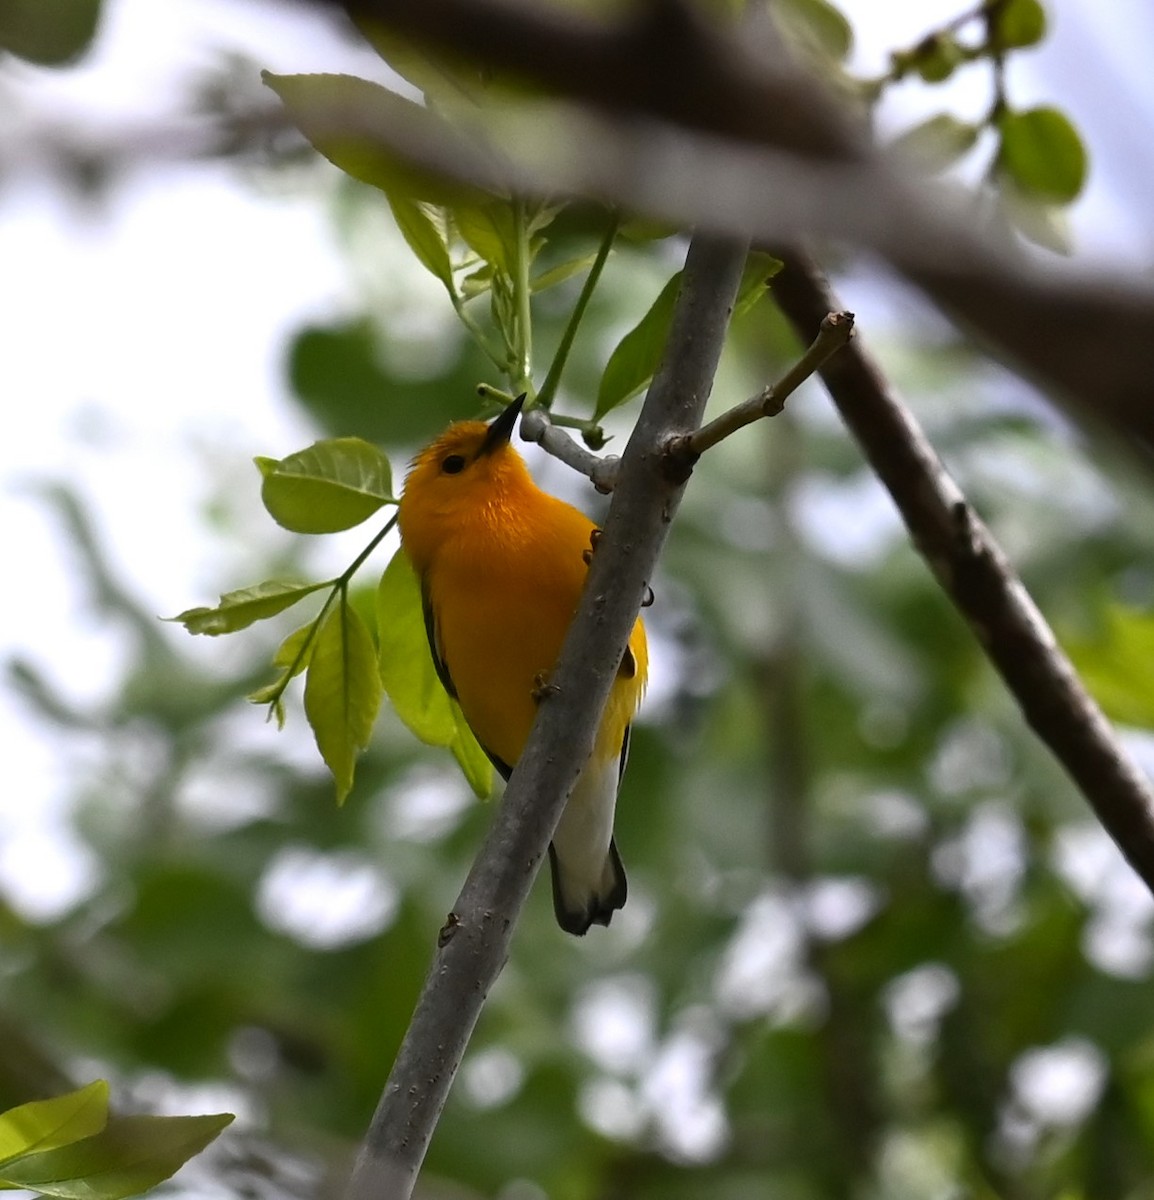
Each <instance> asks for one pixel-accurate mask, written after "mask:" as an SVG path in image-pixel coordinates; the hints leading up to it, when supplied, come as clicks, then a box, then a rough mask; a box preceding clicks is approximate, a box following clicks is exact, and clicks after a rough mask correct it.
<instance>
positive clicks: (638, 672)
mask: <svg viewBox="0 0 1154 1200" xmlns="http://www.w3.org/2000/svg"><path fill="white" fill-rule="evenodd" d="M523 402H524V398H523V397H522V398H521V399H519V400H517V401H516V402H515V403H513V404H510V405H509V407H508V408H506V409H505V411H504V412H503V413H502V414H501V415H500V416H499V417H497V419H496V420H495V421H493V422H492V423H491V424H489V425H486V424H484V423H483V422H481V421H458V422H456V423H455V424H453V425H450V426H449V428H448V429H447V430H446V431H445V432H444V433H443V434H442V435H441V436H440V437H439V438H437V439H436V441H434V442H432V443H431V444H430V445H429V446H426V447H425V449H424V450H422V451H421V452H420V454H418V455H417V457H416V458H415V459H414V460H413V464H412V467H411V468H410V470H409V474H408V476H407V478H406V480H405V490H404V494H403V496H402V497H401V504H400V513H399V524H400V530H401V543H402V546H403V547H404V550H405V553H406V554H407V555H408V556H409V560H410V561H411V562H412V564H413V568H414V570H415V571H416V574H417V577H418V579H419V580H420V583H421V595H422V598H423V602H424V609H425V628H426V630H427V632H428V635H429V649H430V650H431V652H432V655H433V664H434V666H435V667H436V670H437V674H438V676H439V677H440V680H441V682H442V683H443V684H444V686H445V690H446V691H447V692H448V693H449V695H451V696H453V697H454V698H455V699H456V700H457V702H458V703H459V704H460V706H461V711H462V712H463V713H464V715H465V720H466V721H468V723H469V727H470V728H471V729H472V731H473V733H474V734H475V735H476V738H477V740H478V742H480V744H481V746H482V747H483V748H484V750H485V752H486V754H488V756H489V758H490V759H491V760H492V762H493V765H494V766H495V767H496V768H497V770H498V771H499V772H500V773H501V775H502V776H504V778H505V779H508V778H509V776H510V774H512V770H513V767H514V766H515V765H516V762H517V760H518V759H519V758H520V756H521V751H522V749H523V748H524V746H525V741H526V739H527V738H528V736H529V729H530V727H531V726H532V724H533V718H534V715H535V713H536V708H537V701H536V699H535V694H537V695H539V691H540V686H541V682H542V680H543V679H546V678H547V677H548V675H549V673H550V672H551V671H552V669H553V667H554V665H555V664H556V662H557V658H558V656H559V655H560V653H561V643H562V641H563V640H564V637H565V633H566V630H567V629H568V628H569V624H570V622H571V621H572V619H573V615H574V613H575V612H576V611H577V603H578V600H579V599H580V596H581V590H582V588H583V587H584V586H585V578H586V574H587V572H588V566H587V557H588V552H589V550H590V548H591V542H590V537H591V535H592V533H593V531H594V525H593V523H592V522H591V521H590V520H589V518H588V517H586V516H585V515H584V514H582V513H580V512H578V511H577V509H575V508H573V506H572V505H569V504H566V503H565V502H564V501H562V500H558V499H557V498H556V497H555V496H550V495H549V494H548V493H547V492H543V491H541V489H540V488H539V487H537V485H536V484H535V483H534V482H533V479H532V476H531V475H530V474H529V470H528V468H527V467H526V466H525V461H524V459H523V458H522V457H521V456H520V454H518V453H517V451H516V450H514V449H513V447H512V446H511V445H510V444H509V439H510V437H511V436H512V433H513V427H514V425H515V424H516V421H517V417H518V415H519V414H520V411H521V405H522V403H523ZM648 666H649V660H648V651H647V647H646V641H645V628H644V625H643V623H642V622H641V620H640V618H639V619H638V621H637V624H636V625H635V626H634V627H633V632H632V634H631V635H630V638H629V646H628V649H627V650H626V652H625V656H624V658H623V660H622V662H621V666H620V667H619V669H618V671H617V677H616V679H615V681H614V683H613V688H612V690H611V692H610V694H609V700H608V703H607V704H606V708H605V713H604V716H603V717H602V719H601V724H600V727H599V729H598V732H597V737H596V740H595V744H594V747H593V753H592V755H591V756H590V758H589V761H588V762H587V763H586V764H585V767H584V768H583V770H582V772H581V776H580V778H579V779H578V781H577V783H576V785H575V787H574V789H573V793H572V795H571V796H570V797H569V800H568V803H567V804H566V806H565V811H564V813H563V815H562V817H561V821H560V824H559V825H558V826H557V830H556V833H555V834H554V836H553V842H552V845H550V847H549V862H550V866H551V867H552V873H553V908H554V911H555V912H556V914H557V921H558V924H560V926H561V928H562V929H564V930H567V931H568V932H569V933H574V934H583V933H585V932H586V930H588V928H589V926H590V925H593V924H598V925H608V924H609V921H610V919H611V918H612V916H613V913H614V912H615V911H616V910H617V909H619V908H621V906H622V905H623V904H624V903H625V896H626V883H625V871H624V870H623V868H622V866H621V859H620V857H619V855H618V853H617V847H616V845H615V844H614V841H613V816H614V810H615V809H616V806H617V790H618V786H619V784H620V779H621V773H622V771H623V770H624V768H625V757H626V751H627V749H628V746H629V724H630V722H631V721H632V720H633V716H634V714H635V713H636V711H637V706H638V705H639V704H640V702H641V696H642V693H643V692H644V690H645V680H646V674H647V671H648Z"/></svg>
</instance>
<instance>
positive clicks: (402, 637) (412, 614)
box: [377, 550, 493, 799]
mask: <svg viewBox="0 0 1154 1200" xmlns="http://www.w3.org/2000/svg"><path fill="white" fill-rule="evenodd" d="M377 646H378V653H379V655H380V669H381V683H382V685H383V686H384V689H385V694H386V695H387V696H388V697H389V700H390V702H391V703H392V705H393V707H394V708H395V709H396V712H397V716H399V717H400V718H401V720H402V721H403V722H404V723H405V724H406V725H407V726H408V727H409V729H411V730H412V732H413V733H414V734H415V735H416V736H417V737H418V738H420V739H421V741H422V742H425V743H426V744H427V745H430V746H447V747H448V748H449V749H450V750H451V751H452V752H453V755H454V756H455V757H456V759H457V762H458V763H460V765H461V769H462V770H463V771H464V773H465V778H466V779H468V781H469V785H470V787H472V789H473V791H474V792H476V793H477V795H478V796H480V797H481V798H482V799H484V798H485V797H486V796H488V795H489V793H490V792H491V791H492V787H493V770H492V767H491V766H490V764H489V759H488V757H487V756H486V755H485V752H484V751H483V750H482V749H481V747H480V746H479V745H478V744H477V739H476V738H475V737H474V736H473V734H472V731H471V730H470V729H469V726H468V724H467V723H466V721H465V718H464V716H463V715H462V713H461V710H460V707H459V706H458V705H457V704H456V703H455V702H454V701H453V699H452V698H451V697H450V696H449V694H448V693H447V692H446V691H445V689H444V688H443V687H442V686H441V681H440V680H439V679H438V678H437V673H436V671H435V669H434V668H433V659H432V655H431V654H430V652H429V641H428V637H427V636H426V633H425V617H424V611H423V609H422V607H421V587H420V584H419V583H418V582H417V576H416V574H415V573H414V571H413V568H412V564H411V563H410V562H409V558H408V555H407V554H405V552H404V551H403V550H398V551H397V552H396V554H394V555H393V557H392V559H391V561H390V562H389V565H388V566H387V567H386V568H385V570H384V573H383V574H382V575H381V582H380V585H379V586H378V588H377Z"/></svg>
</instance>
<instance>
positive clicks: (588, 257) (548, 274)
mask: <svg viewBox="0 0 1154 1200" xmlns="http://www.w3.org/2000/svg"><path fill="white" fill-rule="evenodd" d="M596 261H597V255H596V254H584V255H582V256H581V257H580V258H571V259H569V260H568V261H567V262H563V263H558V264H557V266H555V267H550V268H549V270H548V271H542V272H541V274H540V275H538V276H537V277H536V278H535V279H534V280H533V281H532V283H531V284H530V287H531V289H532V290H533V291H534V292H543V291H545V290H546V289H547V288H551V287H556V286H557V284H559V283H564V282H565V280H566V279H571V278H572V277H573V276H574V275H577V274H579V273H580V272H581V271H587V270H588V269H589V268H590V267H591V266H592V265H593V264H594V263H595V262H596Z"/></svg>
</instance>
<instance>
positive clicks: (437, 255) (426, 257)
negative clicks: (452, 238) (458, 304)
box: [385, 192, 453, 294]
mask: <svg viewBox="0 0 1154 1200" xmlns="http://www.w3.org/2000/svg"><path fill="white" fill-rule="evenodd" d="M385 198H386V199H387V200H388V202H389V208H391V209H392V210H393V219H394V220H395V221H396V222H397V228H398V229H399V230H400V231H401V236H402V237H403V238H404V239H405V241H406V242H408V244H409V249H410V250H412V252H413V253H414V254H415V255H416V256H417V258H418V260H419V261H420V263H421V265H422V266H423V267H424V268H425V270H426V271H428V272H429V273H430V274H431V275H434V276H435V277H436V278H437V279H439V280H440V281H441V282H442V283H443V284H444V285H445V287H446V288H448V290H449V292H450V294H452V291H453V265H452V263H451V262H450V261H449V248H448V246H447V245H446V244H445V238H444V236H443V234H442V232H441V229H440V227H439V226H438V224H437V222H436V221H434V220H433V218H432V217H431V216H429V214H428V212H426V210H425V207H424V206H423V205H421V204H418V203H417V202H416V201H414V200H410V199H409V198H408V197H406V196H402V195H399V194H397V193H391V194H390V193H387V192H386V194H385Z"/></svg>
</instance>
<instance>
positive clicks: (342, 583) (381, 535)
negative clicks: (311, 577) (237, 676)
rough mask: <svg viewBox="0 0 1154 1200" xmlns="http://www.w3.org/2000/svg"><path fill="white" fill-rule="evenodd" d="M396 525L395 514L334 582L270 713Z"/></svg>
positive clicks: (274, 697)
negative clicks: (355, 578) (335, 606)
mask: <svg viewBox="0 0 1154 1200" xmlns="http://www.w3.org/2000/svg"><path fill="white" fill-rule="evenodd" d="M396 523H397V514H396V513H393V515H392V516H391V517H390V518H389V519H388V520H387V521H386V522H385V524H384V526H383V528H381V529H379V530H378V531H377V532H376V533H375V534H374V535H373V537H372V538H370V539H369V543H368V545H367V546H365V548H364V549H363V550H362V551H361V552H360V554H358V555H357V556H356V558H354V559H353V561H352V562H351V563H350V564H349V565H348V566H347V567H346V568H345V569H344V571H342V572H341V574H340V575H338V576H337V577H336V579H334V580H333V581H332V584H333V586H332V587H331V588H329V594H328V595H327V596H326V597H325V602H324V604H322V605H321V611H320V612H319V613H317V615H316V616H315V617H314V618H313V619H312V622H311V623H310V625H309V631H308V634H307V635H306V637H305V639H304V641H303V642H301V644H300V648H299V649H298V650H297V652H296V654H295V655H294V656H293V660H292V662H291V663H290V665H289V667H288V668H287V670H286V671H285V672H284V674H283V675H282V676H281V679H280V683H279V686H277V687H276V689H275V691H273V692H270V693H269V698H268V700H267V701H265V702H266V703H267V704H268V706H269V711H270V713H272V712H277V711H278V709H277V705H279V704H280V701H281V697H282V696H283V695H284V694H285V689H286V688H287V687H288V685H289V684H290V683H291V682H292V680H293V679H294V678H295V677H296V675H297V672H298V671H299V670H300V665H301V662H302V661H303V660H304V659H305V657H306V656H307V655H308V653H309V650H310V649H311V647H312V644H313V642H314V641H315V640H316V636H317V630H318V629H320V627H321V623H322V622H323V621H324V619H325V616H326V615H327V613H328V611H329V609H330V608H332V606H333V600H335V599H336V597H337V593H338V592H339V593H341V594H342V595H343V594H344V593H345V592H346V591H347V590H348V586H349V580H351V579H352V577H353V576H354V575H355V574H356V573H357V572H358V571H359V570H360V569H361V567H362V566H364V564H365V561H366V560H367V559H368V557H369V555H370V554H372V552H373V551H374V550H375V549H376V548H377V547H378V546H379V545H380V544H381V542H383V541H384V540H385V538H386V537H387V536H388V534H389V533H390V532H391V531H392V528H393V526H394V525H396ZM257 696H258V693H254V698H255V697H257ZM280 720H281V724H282V725H283V723H284V721H283V718H281V719H280Z"/></svg>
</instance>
